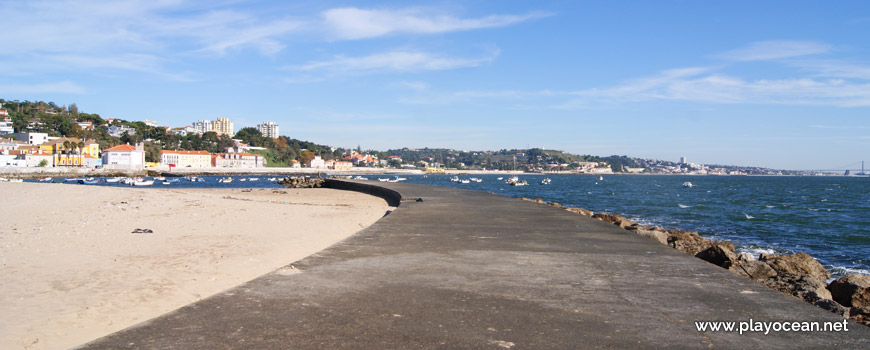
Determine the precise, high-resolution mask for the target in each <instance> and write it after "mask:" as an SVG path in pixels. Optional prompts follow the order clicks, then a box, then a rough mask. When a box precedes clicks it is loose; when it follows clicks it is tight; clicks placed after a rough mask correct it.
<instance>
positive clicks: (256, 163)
mask: <svg viewBox="0 0 870 350" xmlns="http://www.w3.org/2000/svg"><path fill="white" fill-rule="evenodd" d="M211 158H212V166H214V167H216V168H262V167H265V166H266V159H265V158H263V156H261V155H259V154H252V153H247V152H234V151H232V148H230V149H227V153H217V154H215V155H212V157H211Z"/></svg>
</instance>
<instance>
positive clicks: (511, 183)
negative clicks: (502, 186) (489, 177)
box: [504, 176, 520, 185]
mask: <svg viewBox="0 0 870 350" xmlns="http://www.w3.org/2000/svg"><path fill="white" fill-rule="evenodd" d="M518 181H520V178H518V177H516V176H511V177H509V178H508V179H507V180H504V182H505V183H506V184H508V185H513V184H514V183H516V182H518Z"/></svg>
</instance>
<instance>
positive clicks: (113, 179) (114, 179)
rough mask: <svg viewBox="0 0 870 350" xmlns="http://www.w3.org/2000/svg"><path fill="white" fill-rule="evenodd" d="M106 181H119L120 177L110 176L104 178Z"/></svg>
mask: <svg viewBox="0 0 870 350" xmlns="http://www.w3.org/2000/svg"><path fill="white" fill-rule="evenodd" d="M106 182H108V183H115V182H121V178H120V177H110V178H108V179H106Z"/></svg>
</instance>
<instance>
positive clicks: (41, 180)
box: [39, 177, 51, 182]
mask: <svg viewBox="0 0 870 350" xmlns="http://www.w3.org/2000/svg"><path fill="white" fill-rule="evenodd" d="M39 182H51V178H50V177H43V178H41V179H39Z"/></svg>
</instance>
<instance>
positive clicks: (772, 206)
mask: <svg viewBox="0 0 870 350" xmlns="http://www.w3.org/2000/svg"><path fill="white" fill-rule="evenodd" d="M764 207H765V208H767V209H771V208H776V206H775V205H765V206H764Z"/></svg>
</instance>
